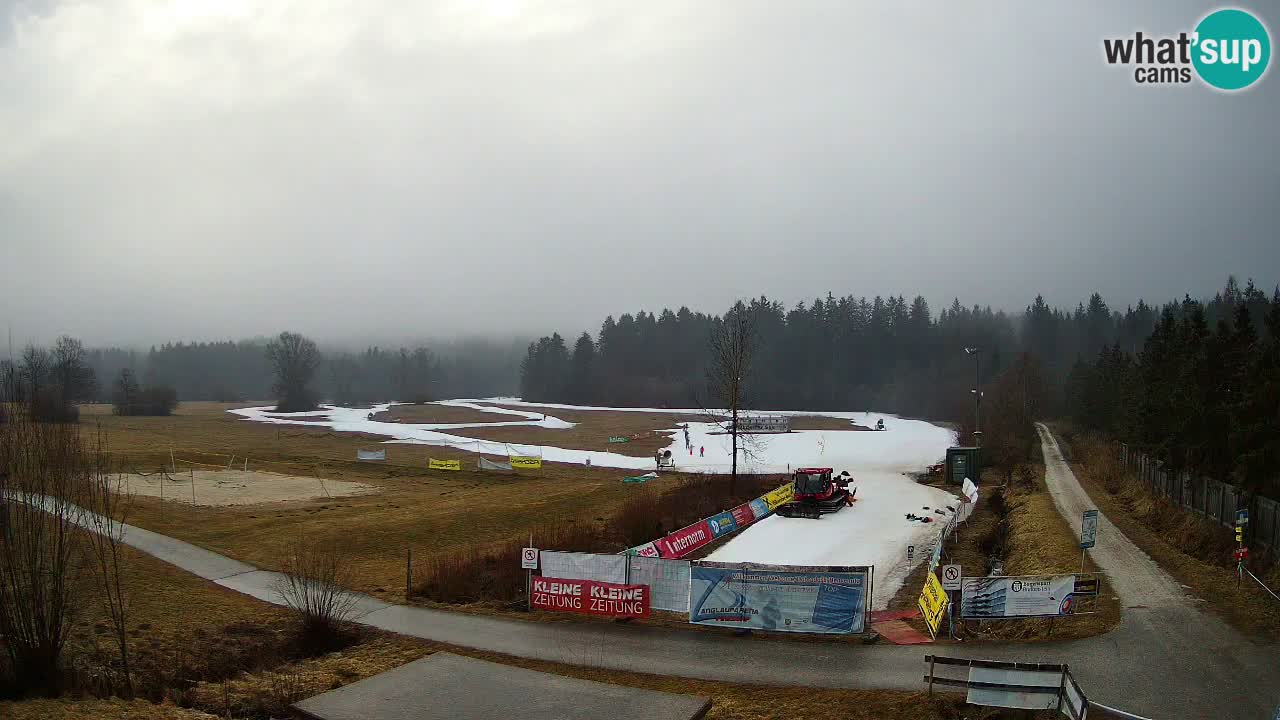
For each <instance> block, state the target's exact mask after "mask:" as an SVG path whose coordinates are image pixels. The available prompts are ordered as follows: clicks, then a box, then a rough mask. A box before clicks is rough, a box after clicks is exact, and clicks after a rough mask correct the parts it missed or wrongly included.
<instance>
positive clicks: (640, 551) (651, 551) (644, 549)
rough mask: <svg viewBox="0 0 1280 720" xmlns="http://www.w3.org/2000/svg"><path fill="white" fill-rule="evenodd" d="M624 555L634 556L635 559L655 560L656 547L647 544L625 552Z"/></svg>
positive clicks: (656, 555)
mask: <svg viewBox="0 0 1280 720" xmlns="http://www.w3.org/2000/svg"><path fill="white" fill-rule="evenodd" d="M624 554H626V555H634V556H635V557H647V558H656V557H658V546H657V545H654V544H653V543H651V542H647V543H645V544H643V545H637V546H635V547H633V548H631V549H630V550H627V552H626V553H624Z"/></svg>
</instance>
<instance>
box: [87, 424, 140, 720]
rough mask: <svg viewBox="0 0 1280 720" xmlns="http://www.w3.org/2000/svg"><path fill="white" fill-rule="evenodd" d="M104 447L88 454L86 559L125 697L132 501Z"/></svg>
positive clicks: (129, 688) (129, 681)
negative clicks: (113, 471)
mask: <svg viewBox="0 0 1280 720" xmlns="http://www.w3.org/2000/svg"><path fill="white" fill-rule="evenodd" d="M104 446H105V443H104V441H103V438H102V436H101V435H99V436H98V439H97V442H96V444H95V445H94V447H93V449H92V450H90V451H89V452H88V457H87V461H88V463H87V466H86V467H87V471H88V476H87V477H86V482H85V485H84V494H83V496H82V497H83V500H84V503H85V508H86V509H87V511H88V513H87V515H86V520H87V521H88V524H89V528H90V529H91V530H92V531H93V532H90V533H87V534H86V536H85V551H86V552H85V555H86V556H87V557H88V559H89V562H90V563H91V566H92V568H93V571H94V575H95V576H96V579H97V581H98V588H99V590H100V591H101V597H100V600H101V602H102V608H103V611H104V612H105V613H106V615H107V619H108V620H109V621H110V623H111V630H112V636H113V639H114V640H115V643H116V650H117V651H118V652H119V654H120V672H121V686H122V689H123V690H124V693H125V696H126V697H132V696H133V674H132V672H131V671H130V667H129V633H128V627H127V625H128V619H129V594H128V592H127V591H126V589H125V587H124V584H123V582H122V581H121V576H122V571H123V568H124V565H125V557H124V553H123V549H124V528H125V518H126V517H127V515H128V510H129V505H130V501H131V498H130V497H129V496H128V495H125V494H123V493H121V492H120V487H119V484H118V483H116V482H113V481H112V479H111V475H110V472H109V470H108V459H107V454H106V452H105V450H104Z"/></svg>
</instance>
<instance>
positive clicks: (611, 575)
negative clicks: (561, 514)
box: [539, 550, 627, 583]
mask: <svg viewBox="0 0 1280 720" xmlns="http://www.w3.org/2000/svg"><path fill="white" fill-rule="evenodd" d="M539 564H540V566H541V567H542V574H543V576H544V577H553V578H560V579H561V580H598V581H600V582H610V583H625V582H626V581H627V558H626V556H625V555H614V554H599V553H579V552H559V551H555V550H543V551H542V553H541V558H540V560H539Z"/></svg>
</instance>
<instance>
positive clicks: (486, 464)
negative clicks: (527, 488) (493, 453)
mask: <svg viewBox="0 0 1280 720" xmlns="http://www.w3.org/2000/svg"><path fill="white" fill-rule="evenodd" d="M480 469H481V470H503V471H509V470H511V463H504V462H493V461H492V460H485V459H484V458H480Z"/></svg>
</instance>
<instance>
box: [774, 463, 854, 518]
mask: <svg viewBox="0 0 1280 720" xmlns="http://www.w3.org/2000/svg"><path fill="white" fill-rule="evenodd" d="M833 472H835V471H834V470H832V469H831V468H800V469H799V470H796V471H795V472H794V473H792V475H791V489H792V497H791V502H789V503H787V504H786V505H783V506H782V507H780V508H778V514H779V515H781V516H782V517H788V518H806V519H809V520H817V519H819V518H821V517H822V516H823V515H824V514H826V513H833V512H840V511H841V510H843V509H844V508H846V507H848V506H850V505H852V504H853V502H854V497H853V496H854V494H855V493H856V492H857V489H856V488H855V489H853V490H850V489H849V483H851V482H853V476H852V475H850V474H849V471H848V470H845V471H844V472H842V473H840V474H839V475H837V476H835V477H832V473H833Z"/></svg>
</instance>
